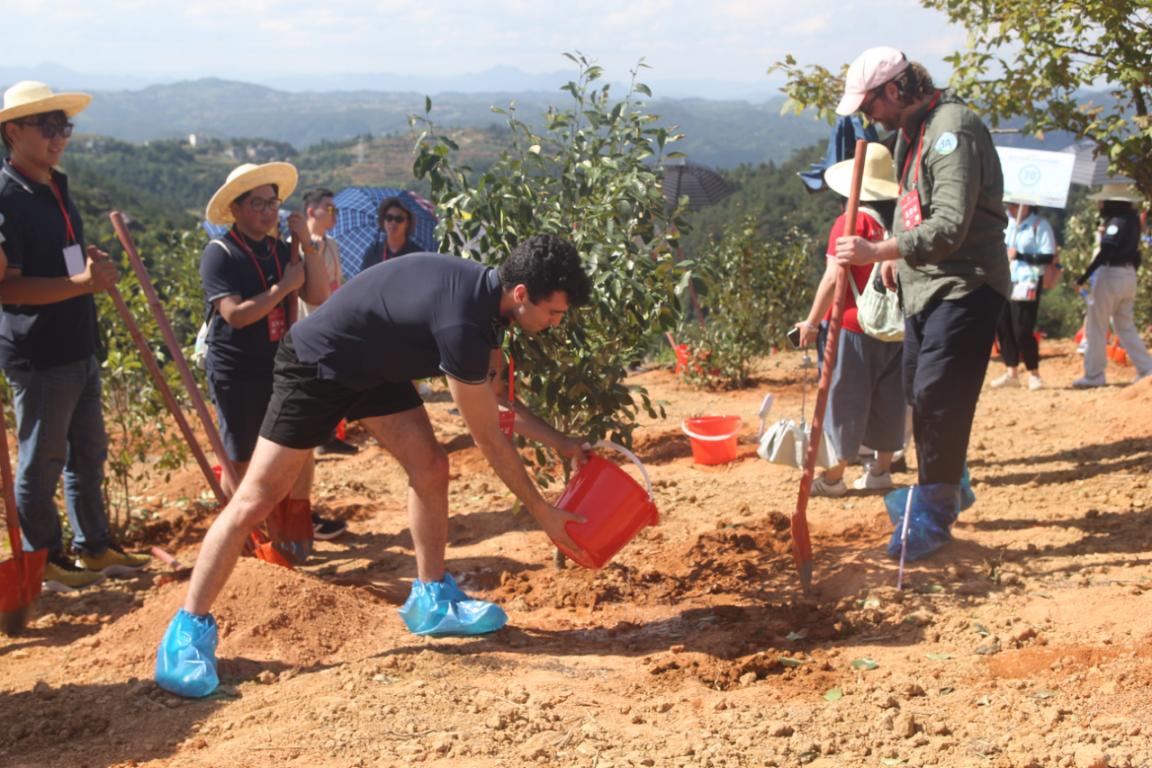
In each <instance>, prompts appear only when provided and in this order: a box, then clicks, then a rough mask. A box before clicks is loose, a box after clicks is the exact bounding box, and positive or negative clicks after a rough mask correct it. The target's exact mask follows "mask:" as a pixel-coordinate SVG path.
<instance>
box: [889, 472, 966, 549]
mask: <svg viewBox="0 0 1152 768" xmlns="http://www.w3.org/2000/svg"><path fill="white" fill-rule="evenodd" d="M909 492H912V489H909V488H900V489H898V490H896V491H893V492H892V493H889V494H888V495H887V496H885V497H884V505H885V507H887V509H888V517H889V519H891V520H892V524H893V531H892V537H891V538H890V539H889V541H888V555H889V556H890V557H893V558H899V557H900V548H901V547H900V536H901V533H902V532H903V525H904V506H905V504H906V502H907V500H908V493H909ZM914 493H915V495H914V496H913V497H912V510H911V513H910V515H911V516H910V518H909V520H908V550H907V553H906V556H905V559H906V560H907V562H912V561H914V560H920V559H921V558H924V557H927V556H928V555H930V554H932V553H933V552H935V551H936V550H938V549H940V547H942V546H944V545H945V544H947V543H948V542H949V541H951V540H952V531H951V529H952V524H953V523H954V522H956V517H957V515H958V514H959V511H960V488H959V486H957V485H953V484H952V483H933V484H931V485H918V486H915V491H914Z"/></svg>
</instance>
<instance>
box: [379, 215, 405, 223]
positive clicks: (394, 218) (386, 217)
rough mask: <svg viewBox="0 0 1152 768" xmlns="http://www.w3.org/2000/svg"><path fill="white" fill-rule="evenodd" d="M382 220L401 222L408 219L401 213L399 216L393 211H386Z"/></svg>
mask: <svg viewBox="0 0 1152 768" xmlns="http://www.w3.org/2000/svg"><path fill="white" fill-rule="evenodd" d="M384 221H390V222H392V223H394V224H399V223H401V222H406V221H408V217H407V216H403V215H401V216H397V215H396V214H394V213H386V214H384Z"/></svg>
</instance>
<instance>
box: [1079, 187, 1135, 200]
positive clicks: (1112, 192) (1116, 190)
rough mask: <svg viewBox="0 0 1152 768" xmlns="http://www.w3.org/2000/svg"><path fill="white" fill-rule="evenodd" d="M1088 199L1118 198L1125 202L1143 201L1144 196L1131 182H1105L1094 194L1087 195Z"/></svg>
mask: <svg viewBox="0 0 1152 768" xmlns="http://www.w3.org/2000/svg"><path fill="white" fill-rule="evenodd" d="M1088 199H1089V200H1120V201H1122V202H1126V203H1139V202H1143V200H1144V198H1143V197H1141V196H1140V193H1139V192H1137V191H1136V188H1135V187H1134V186H1132V185H1131V184H1105V185H1104V186H1103V187H1101V188H1100V191H1099V192H1097V193H1096V194H1094V195H1088Z"/></svg>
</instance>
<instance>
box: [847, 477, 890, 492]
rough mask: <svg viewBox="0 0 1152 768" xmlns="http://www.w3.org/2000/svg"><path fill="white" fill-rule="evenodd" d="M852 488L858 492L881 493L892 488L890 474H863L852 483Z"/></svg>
mask: <svg viewBox="0 0 1152 768" xmlns="http://www.w3.org/2000/svg"><path fill="white" fill-rule="evenodd" d="M852 487H853V488H855V489H856V490H858V491H883V490H887V489H888V488H891V487H892V474H891V473H890V472H885V473H884V474H882V475H874V474H872V473H871V472H865V473H864V474H862V475H860V477H858V478H856V479H855V480H854V481H852Z"/></svg>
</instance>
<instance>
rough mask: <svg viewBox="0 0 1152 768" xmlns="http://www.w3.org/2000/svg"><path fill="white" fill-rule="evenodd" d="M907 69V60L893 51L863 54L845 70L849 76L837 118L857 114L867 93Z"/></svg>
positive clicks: (871, 50)
mask: <svg viewBox="0 0 1152 768" xmlns="http://www.w3.org/2000/svg"><path fill="white" fill-rule="evenodd" d="M906 69H908V58H907V57H906V56H905V55H904V54H903V53H902V52H901V51H899V50H897V49H896V48H891V47H889V46H887V45H881V46H878V47H876V48H869V49H868V50H866V51H864V53H862V54H860V55H859V56H857V57H856V60H855V61H853V62H852V63H851V64H850V65H849V66H848V73H847V74H846V75H844V95H843V96H842V97H841V98H840V103H839V104H837V105H836V114H838V115H843V116H848V115H854V114H856V113H857V112H859V111H860V105H861V104H863V103H864V97H865V96H867V95H868V91H871V90H872V89H873V88H875V87H877V86H880V85H884V83H886V82H888V81H889V80H891V79H893V78H894V77H896V76H897V75H899V74H900V73H901V72H903V71H904V70H906Z"/></svg>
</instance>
